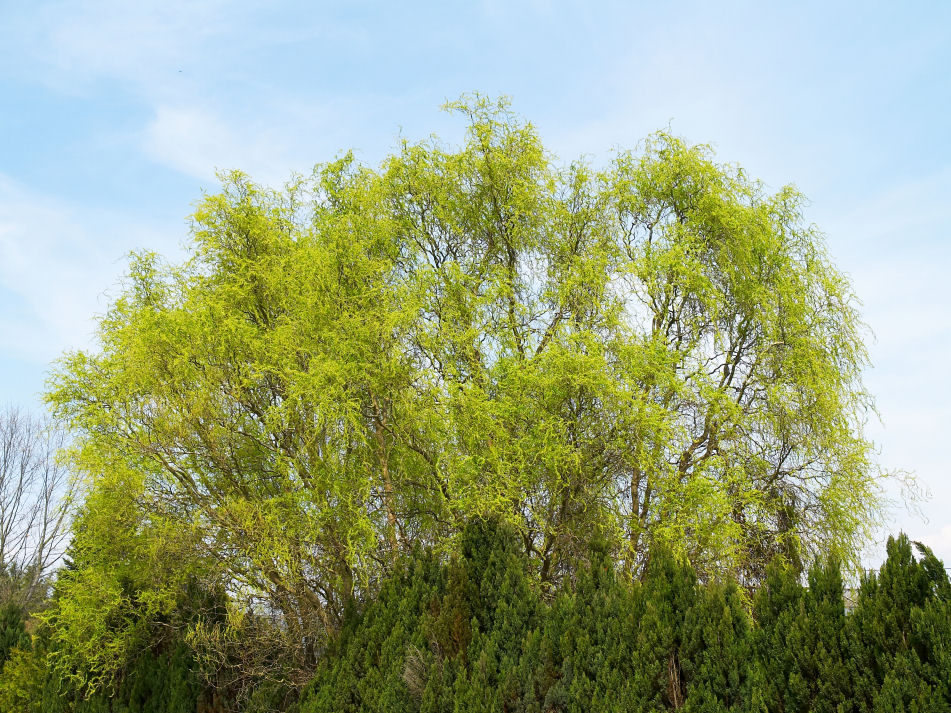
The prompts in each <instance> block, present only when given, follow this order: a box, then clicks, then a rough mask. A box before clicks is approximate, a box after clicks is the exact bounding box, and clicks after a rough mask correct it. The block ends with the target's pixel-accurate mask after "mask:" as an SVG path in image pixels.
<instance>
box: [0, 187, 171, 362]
mask: <svg viewBox="0 0 951 713" xmlns="http://www.w3.org/2000/svg"><path fill="white" fill-rule="evenodd" d="M179 234H180V233H179ZM177 242H178V241H177V240H176V239H175V237H173V236H172V235H171V234H170V233H164V232H163V231H161V230H159V229H157V228H155V227H153V226H147V225H142V224H138V223H137V222H136V221H134V220H132V219H130V218H128V217H126V216H122V215H121V214H116V213H102V212H98V213H95V214H89V213H86V212H84V211H83V210H82V209H77V208H76V207H73V206H70V205H68V204H66V203H64V202H62V201H59V200H56V199H53V198H50V197H47V196H43V195H39V194H36V193H34V192H31V191H29V190H27V189H26V188H24V187H23V186H20V185H18V184H17V183H15V182H14V181H12V180H11V179H10V178H8V177H5V176H2V175H0V289H2V290H3V291H4V292H5V293H6V296H5V297H4V300H3V302H2V305H0V355H6V356H11V357H15V358H20V359H29V360H34V361H37V362H41V363H45V362H48V361H49V360H50V359H53V358H55V357H56V356H58V355H59V353H60V352H61V351H62V350H63V349H64V348H80V347H84V346H87V345H88V344H89V342H90V338H91V336H92V334H93V331H94V328H95V324H94V315H96V314H101V313H102V312H103V311H104V310H105V308H106V306H107V299H106V293H105V290H106V289H107V288H108V287H109V285H113V284H115V283H116V281H117V279H118V277H119V275H121V274H122V272H123V271H124V267H125V260H124V257H125V255H126V254H127V253H128V252H129V251H130V250H132V249H134V248H137V247H141V246H145V245H152V246H155V247H156V248H159V249H162V250H163V251H165V252H167V253H174V252H175V245H176V243H177Z"/></svg>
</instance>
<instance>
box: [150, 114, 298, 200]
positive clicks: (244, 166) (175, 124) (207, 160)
mask: <svg viewBox="0 0 951 713" xmlns="http://www.w3.org/2000/svg"><path fill="white" fill-rule="evenodd" d="M143 146H144V150H145V152H146V154H147V155H148V156H149V157H150V158H151V159H152V160H154V161H156V162H158V163H160V164H163V165H166V166H169V167H171V168H174V169H176V170H178V171H181V172H182V173H185V174H188V175H190V176H194V177H196V178H199V179H202V180H205V181H212V182H213V181H214V180H215V171H216V170H218V169H222V170H229V169H232V168H240V169H241V170H243V171H246V172H247V173H250V174H251V175H252V176H253V177H254V178H255V180H260V181H263V182H266V183H274V182H279V181H282V180H284V179H286V178H287V175H286V173H287V166H288V163H289V162H288V161H287V159H286V158H285V156H286V153H287V152H286V149H285V148H284V146H283V145H282V144H281V141H280V140H279V139H277V137H276V136H275V135H274V134H273V132H270V131H254V130H253V129H251V128H249V127H236V126H234V125H229V124H228V123H226V122H225V121H223V120H222V119H220V118H218V117H217V116H214V115H212V114H211V113H209V112H206V111H202V110H200V109H195V108H189V107H171V106H160V107H159V108H158V110H157V112H156V114H155V118H154V119H153V120H152V122H151V123H150V124H149V125H148V127H146V129H145V133H144V138H143Z"/></svg>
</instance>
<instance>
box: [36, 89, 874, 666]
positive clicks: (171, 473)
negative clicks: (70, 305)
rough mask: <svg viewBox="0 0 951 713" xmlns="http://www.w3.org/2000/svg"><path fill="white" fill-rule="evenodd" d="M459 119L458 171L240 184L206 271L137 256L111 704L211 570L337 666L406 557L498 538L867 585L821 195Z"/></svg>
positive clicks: (83, 464)
mask: <svg viewBox="0 0 951 713" xmlns="http://www.w3.org/2000/svg"><path fill="white" fill-rule="evenodd" d="M449 108H450V109H451V110H453V111H456V112H461V113H463V114H464V115H465V116H466V117H467V118H468V121H469V131H468V138H467V141H466V143H465V145H463V146H462V147H461V148H458V149H456V148H447V147H445V146H443V145H441V144H440V143H439V142H438V141H436V140H435V139H433V140H430V141H425V142H422V143H419V144H411V143H404V144H403V145H402V146H401V147H400V149H399V150H398V151H397V152H396V153H395V154H394V155H393V156H391V157H390V158H389V159H387V160H386V161H385V162H384V163H383V164H382V165H381V166H380V168H379V169H376V170H373V169H370V168H366V167H361V166H358V165H357V164H356V163H355V162H354V161H353V159H352V158H351V157H350V156H345V157H344V158H342V159H340V160H338V161H335V162H333V163H330V164H326V165H321V166H318V167H317V168H316V169H315V171H314V174H313V176H311V177H309V178H301V179H298V180H295V181H293V182H292V183H291V184H289V185H288V186H286V187H285V188H284V189H282V190H268V189H265V188H262V187H260V186H257V185H255V184H254V183H252V182H251V180H250V179H248V178H247V177H246V176H244V175H242V174H240V173H231V174H227V175H224V176H223V177H222V178H223V182H224V190H223V192H221V193H220V194H215V195H210V196H207V197H205V198H204V200H202V201H201V203H200V204H199V206H198V208H197V210H196V212H195V214H194V218H193V230H192V234H191V237H192V240H191V242H190V244H189V246H188V249H189V253H188V259H187V260H186V261H185V262H183V263H182V264H177V265H169V264H166V263H165V262H164V261H163V260H162V259H161V258H160V257H159V256H157V255H153V254H148V253H140V254H137V255H135V256H134V257H133V259H132V261H131V265H130V271H129V276H128V280H127V282H126V284H125V286H124V289H123V290H122V291H121V293H120V295H119V296H118V298H117V299H116V300H115V302H114V303H113V304H112V306H111V308H110V309H109V311H108V313H107V314H106V315H105V316H104V317H103V318H102V319H101V321H100V324H99V345H98V347H97V348H95V349H93V350H90V351H86V352H76V353H72V354H69V355H67V356H65V357H64V358H63V359H62V361H61V362H60V363H59V366H58V367H57V369H56V371H55V373H54V375H53V377H52V379H51V383H50V389H49V394H48V397H49V401H50V403H51V404H52V405H53V407H54V408H55V410H56V411H57V412H58V413H59V414H60V415H62V416H65V417H66V418H67V419H68V420H69V421H70V423H71V424H72V427H73V429H74V433H75V436H76V439H75V442H74V443H75V447H74V451H73V457H74V461H75V465H76V467H77V468H78V469H79V470H81V471H82V472H83V473H84V474H85V476H86V478H87V482H88V492H89V497H90V501H89V503H88V504H87V507H86V512H87V515H86V516H85V517H86V522H88V527H87V529H85V530H84V529H82V527H81V528H80V529H79V530H78V531H77V538H76V541H77V545H76V547H77V548H78V550H79V551H81V552H83V553H85V554H83V557H84V558H85V564H84V565H83V567H82V568H81V569H80V572H79V573H77V574H76V575H71V576H70V578H68V579H67V580H66V582H65V583H64V585H63V592H64V602H63V604H62V605H61V608H60V611H59V612H58V613H57V614H56V615H55V616H56V617H58V619H57V621H58V622H59V623H60V627H61V628H60V630H59V631H62V632H63V633H61V634H57V635H58V636H62V637H63V639H64V646H65V644H66V643H69V646H71V647H74V648H75V651H76V655H77V656H80V657H83V659H84V660H85V661H86V662H88V666H89V669H90V670H89V672H88V676H89V677H93V678H94V677H95V676H97V675H101V674H102V672H105V671H108V670H109V667H110V661H112V664H111V665H117V664H116V662H118V661H120V660H121V658H122V655H123V653H124V652H125V651H126V650H127V649H128V647H129V646H131V645H132V642H133V641H134V640H135V632H134V630H133V629H134V627H131V626H129V625H127V624H126V623H125V622H128V621H130V620H131V619H130V615H129V607H130V606H134V607H136V608H138V609H141V608H143V607H144V608H145V609H148V610H150V611H153V610H154V611H156V612H160V611H162V609H163V607H166V606H167V604H168V603H169V602H170V601H171V600H170V599H169V592H172V591H174V589H175V586H176V585H175V582H176V581H177V580H176V578H177V577H179V576H180V575H182V574H183V572H185V571H186V570H188V571H197V572H199V573H200V576H201V577H203V578H205V580H206V581H210V582H214V583H216V584H217V585H219V586H222V587H225V588H226V589H227V591H229V592H231V593H233V594H234V595H235V599H234V601H236V602H247V606H249V607H251V608H254V607H257V610H258V611H262V610H266V611H267V612H269V613H273V614H275V615H276V616H277V618H278V620H280V621H281V622H282V624H281V626H282V627H284V631H285V632H286V634H287V637H286V638H287V640H288V641H291V642H295V641H296V642H305V643H303V644H300V643H299V645H300V646H301V647H303V648H302V651H301V656H302V657H304V658H306V657H308V656H310V655H311V653H312V652H310V653H309V652H308V647H313V646H314V645H315V644H314V641H315V637H316V638H317V639H320V638H321V637H322V636H324V635H326V633H327V632H332V631H335V630H336V629H337V628H338V627H339V625H340V621H341V619H342V616H343V612H344V611H345V610H346V608H347V607H348V606H349V602H351V601H352V600H353V599H358V600H359V599H361V598H363V597H364V596H366V595H368V594H372V593H373V592H374V591H375V589H376V587H377V586H378V582H379V581H380V579H381V577H383V576H384V575H385V574H386V572H387V571H388V570H389V569H390V567H391V565H392V563H393V562H394V561H395V559H396V557H397V555H398V554H399V553H401V552H405V551H407V550H408V549H410V548H412V547H413V546H415V545H425V546H432V547H435V548H436V550H437V551H438V552H440V553H442V554H445V553H447V552H449V551H451V550H452V549H453V548H454V546H455V543H456V541H457V539H458V533H459V532H460V529H461V525H462V523H464V522H466V521H468V520H469V519H470V518H472V517H474V516H484V515H486V514H492V515H494V516H495V517H497V518H499V519H500V520H501V521H502V522H504V523H507V524H508V525H509V526H510V527H512V528H514V529H515V530H516V531H517V532H518V533H519V535H520V537H521V542H522V544H523V546H524V548H525V552H526V554H527V555H528V558H529V560H528V561H529V562H530V566H531V568H532V572H533V577H534V578H535V579H537V580H540V581H542V582H543V583H546V584H552V583H556V582H557V581H558V580H559V579H560V578H561V577H562V576H564V575H565V574H566V573H568V572H571V571H572V570H573V568H574V567H575V565H576V562H577V560H578V558H579V557H583V556H584V548H583V546H582V544H583V543H585V542H587V541H589V540H591V539H592V538H594V537H600V538H603V539H604V540H605V542H606V543H607V547H608V549H609V551H610V552H611V555H612V558H613V559H614V561H616V562H617V563H618V566H619V567H620V568H621V569H622V570H625V571H626V572H627V573H628V574H637V573H639V572H641V571H642V569H643V567H644V564H645V562H646V558H647V553H648V552H649V550H650V548H651V547H653V546H654V545H656V544H662V545H664V546H666V547H668V548H670V549H671V550H672V551H674V552H675V553H677V554H678V555H679V556H686V557H687V558H688V559H689V560H690V561H691V563H692V565H693V566H694V567H695V568H696V569H697V570H698V571H699V572H701V573H702V574H703V575H704V576H708V575H715V574H717V573H723V572H726V571H730V572H736V573H738V574H740V575H741V576H743V577H747V578H756V577H759V576H761V574H762V572H763V568H764V566H765V563H766V562H767V561H769V560H770V559H771V558H772V556H773V555H774V554H775V553H777V552H780V553H783V554H784V555H785V556H786V557H787V558H790V559H797V558H800V557H803V556H809V555H810V554H812V553H815V552H816V551H819V550H823V551H827V552H831V553H833V554H836V555H837V556H838V557H839V558H840V559H841V560H842V561H845V562H846V563H849V562H853V561H854V557H855V555H856V552H857V547H856V546H857V544H858V543H859V542H861V541H862V538H863V536H864V535H865V534H866V530H867V527H868V526H869V523H871V522H872V521H873V519H874V515H875V513H876V508H877V504H878V500H877V498H878V489H877V478H878V471H877V470H876V468H875V466H874V464H873V463H872V462H870V460H869V454H870V444H869V442H868V441H867V440H866V439H865V437H864V435H863V433H862V423H863V419H864V417H865V413H866V409H867V408H868V406H869V403H868V401H869V400H868V397H867V394H866V392H865V390H864V388H863V386H862V383H861V381H860V370H861V368H862V366H863V364H864V363H865V351H864V347H863V342H862V333H861V330H862V326H861V323H860V321H859V318H858V315H857V312H856V307H855V300H854V298H853V295H852V293H851V287H850V285H849V282H848V281H847V280H846V278H845V277H844V276H843V275H842V274H841V273H839V272H837V271H836V270H835V268H834V267H833V266H832V265H831V264H830V262H829V260H828V258H827V256H826V253H825V248H824V244H823V239H822V236H821V235H820V234H819V233H818V232H817V231H816V230H815V229H814V228H812V227H810V226H808V225H806V224H805V223H804V222H803V218H802V214H801V206H802V202H803V201H802V198H801V197H800V196H799V194H798V193H796V191H795V190H794V189H792V188H791V187H785V188H782V189H780V190H779V191H778V192H777V193H775V194H772V193H769V192H767V191H766V190H765V189H764V187H763V186H762V185H760V184H759V183H757V182H755V181H752V180H750V179H749V178H748V177H747V176H746V175H745V174H744V173H743V171H742V170H740V169H738V168H736V167H732V166H725V165H720V164H717V163H715V162H714V161H713V159H712V156H711V152H710V151H709V150H708V149H707V148H704V147H692V146H689V145H687V144H685V143H683V142H682V141H680V140H679V139H677V138H675V137H672V136H669V135H667V134H663V133H661V134H656V135H654V136H652V137H650V138H649V140H648V141H647V142H646V144H645V146H644V149H643V151H641V152H640V153H633V152H620V153H618V154H617V156H616V157H615V158H614V160H613V161H611V162H610V163H609V164H608V165H607V166H606V167H604V168H595V167H593V166H591V165H590V164H588V163H586V162H584V161H577V162H575V163H572V164H570V165H567V166H562V165H559V164H557V163H556V162H555V161H554V160H553V159H552V157H551V156H550V155H549V154H548V153H547V152H546V151H545V150H544V148H543V146H542V144H541V142H540V140H539V138H538V136H537V134H536V132H535V130H534V128H533V127H532V126H531V125H530V124H527V123H525V122H523V121H521V120H520V119H519V118H517V117H515V116H514V115H512V114H511V113H510V112H509V111H508V108H507V106H506V105H505V103H504V102H499V103H494V102H491V101H487V100H485V99H482V98H478V97H476V98H471V99H467V100H465V101H462V102H459V103H455V104H452V105H450V107H449ZM103 493H107V494H108V495H103ZM97 498H107V499H109V500H110V503H111V504H110V505H109V506H108V509H105V510H103V509H102V508H101V507H100V506H99V505H97V504H95V503H96V502H98V501H97V500H96V499H97ZM113 512H115V513H117V514H116V515H114V516H113V515H112V514H111V513H113ZM127 514H128V517H126V515H127ZM111 517H115V518H116V521H115V523H114V524H113V523H109V518H111ZM107 524H108V525H109V526H108V527H106V526H105V525H107ZM123 561H124V562H125V563H126V565H120V562H123ZM123 568H125V570H127V571H128V576H129V577H130V578H131V579H132V580H134V581H135V583H136V587H135V591H136V592H138V593H137V595H136V597H137V599H136V601H135V602H134V603H133V602H131V601H127V599H125V598H124V597H125V596H126V595H125V594H123V592H124V591H127V588H126V589H123V587H124V584H123V583H122V582H121V581H120V580H119V579H117V577H116V574H115V573H116V572H117V571H123ZM143 568H144V570H145V571H144V572H143V571H142V570H143ZM93 602H98V604H97V606H99V607H101V608H100V609H98V611H99V612H100V613H97V614H96V615H95V616H93V617H92V618H91V619H88V620H84V619H82V617H81V616H80V615H79V613H78V612H80V611H85V610H86V606H87V605H89V606H92V603H93ZM72 606H75V607H77V610H76V613H75V614H74V613H71V610H70V607H72ZM302 660H303V659H302ZM96 671H99V672H100V673H99V674H97V673H96Z"/></svg>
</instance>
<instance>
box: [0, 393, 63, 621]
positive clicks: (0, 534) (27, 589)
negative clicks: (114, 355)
mask: <svg viewBox="0 0 951 713" xmlns="http://www.w3.org/2000/svg"><path fill="white" fill-rule="evenodd" d="M63 445H64V437H63V433H62V432H61V431H60V430H58V429H57V428H56V427H55V426H54V425H53V424H52V423H49V422H47V421H44V420H42V419H39V418H35V417H33V416H30V415H28V414H25V413H23V412H22V411H20V410H18V409H16V408H13V407H7V408H6V409H4V410H3V411H2V412H0V601H2V602H3V603H5V604H14V605H16V606H19V607H24V608H30V607H31V606H32V605H34V604H35V603H36V602H37V601H38V600H41V599H43V598H44V597H45V596H46V591H45V588H46V586H48V577H49V575H50V574H51V572H52V571H53V569H54V568H55V567H56V565H57V564H58V562H59V561H60V558H61V557H62V555H63V546H64V544H65V541H66V539H67V537H68V536H69V509H68V504H69V497H70V494H71V490H72V483H71V481H70V478H69V473H68V471H67V470H66V468H65V467H63V466H62V465H61V464H60V463H58V462H57V452H58V451H59V450H60V449H61V448H62V447H63Z"/></svg>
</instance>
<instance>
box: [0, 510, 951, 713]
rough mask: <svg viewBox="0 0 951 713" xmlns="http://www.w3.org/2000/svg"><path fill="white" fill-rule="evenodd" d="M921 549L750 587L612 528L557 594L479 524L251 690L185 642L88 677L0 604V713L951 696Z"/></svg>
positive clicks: (746, 703) (407, 565)
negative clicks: (869, 564)
mask: <svg viewBox="0 0 951 713" xmlns="http://www.w3.org/2000/svg"><path fill="white" fill-rule="evenodd" d="M914 547H915V548H917V556H916V554H915V552H914V550H913V543H911V542H910V541H909V540H908V538H907V537H906V536H904V535H901V536H899V537H897V538H892V539H889V541H888V558H887V560H886V562H885V564H884V565H883V566H882V568H881V570H880V571H879V572H877V573H872V574H869V575H868V576H866V577H864V578H863V579H862V581H861V584H860V586H859V587H858V589H857V591H854V592H849V593H848V596H847V593H846V591H845V588H844V583H843V578H842V574H841V569H840V567H839V565H838V563H836V562H835V561H832V560H830V561H825V562H820V563H817V564H815V565H814V566H813V567H812V568H811V570H810V571H809V572H808V575H807V577H806V578H805V581H803V580H804V578H803V577H802V576H801V575H800V573H799V572H798V571H796V569H794V568H793V567H790V566H788V565H784V564H782V563H780V562H775V563H774V564H773V565H772V566H771V567H770V568H769V571H768V572H767V575H766V577H765V579H764V581H763V583H762V585H761V586H760V587H759V588H758V589H757V590H756V591H755V592H749V591H747V590H746V589H744V588H743V587H742V586H741V585H740V584H739V583H738V582H736V581H733V580H729V579H726V580H717V581H706V582H701V581H699V580H698V578H697V576H696V574H695V572H694V570H693V569H692V568H691V566H690V565H689V564H688V563H687V562H686V561H685V560H683V559H681V558H677V557H675V556H674V555H672V554H671V553H670V552H668V551H664V550H660V549H658V550H656V551H654V552H653V553H652V555H651V558H650V561H649V563H648V566H647V568H646V570H645V571H644V574H643V577H642V578H641V579H640V580H638V581H633V582H631V581H628V580H626V579H624V578H623V577H622V576H619V575H618V574H617V573H616V569H615V567H614V566H613V564H612V562H611V561H610V560H609V558H608V555H607V548H606V547H604V546H603V545H601V544H599V543H594V544H592V545H591V546H590V548H589V554H588V564H587V566H585V567H583V568H582V569H581V570H580V571H579V572H578V574H577V576H576V577H575V578H574V579H571V580H565V581H564V582H563V583H562V584H561V586H560V587H559V588H558V589H556V590H554V591H542V590H541V589H540V588H539V587H538V586H537V585H536V584H535V583H534V582H533V581H531V580H530V579H529V574H528V573H529V572H530V569H529V568H528V567H527V566H526V562H525V561H524V554H523V552H524V550H523V549H522V548H520V547H519V546H518V542H517V540H516V538H515V537H514V536H513V535H512V534H511V532H510V531H508V530H507V529H505V528H504V527H500V526H498V525H496V524H494V523H492V522H485V521H477V522H473V523H471V524H470V525H469V526H468V527H467V528H466V530H465V532H464V535H463V539H462V544H461V548H460V554H459V555H458V556H457V557H455V558H453V559H452V560H451V561H449V562H442V561H440V560H439V559H437V557H436V556H434V555H433V554H432V553H430V552H426V551H417V552H415V553H413V555H412V556H409V557H406V558H405V559H404V560H403V561H402V563H401V564H400V566H399V567H398V568H397V571H396V572H395V573H394V574H393V576H391V577H390V578H389V579H388V580H387V581H386V582H384V584H383V586H382V587H381V590H380V593H379V596H378V597H377V598H375V599H374V600H373V601H371V602H369V603H367V604H366V605H365V606H364V607H362V608H361V609H358V608H355V607H354V608H352V609H351V610H350V611H349V613H348V614H347V617H346V621H345V625H344V627H343V630H342V632H341V634H340V636H339V637H337V638H336V639H334V640H332V642H331V643H330V645H329V646H328V647H327V648H326V649H325V650H323V651H320V652H318V657H317V661H316V664H315V666H316V669H315V673H314V676H313V679H312V680H311V682H310V683H309V685H307V687H306V688H305V689H304V690H303V691H301V692H299V694H298V693H297V692H295V691H293V690H292V689H290V688H286V689H282V687H281V684H280V682H276V683H275V682H270V683H269V684H268V685H266V686H265V685H262V686H261V687H260V689H259V691H258V692H257V694H256V695H253V696H251V698H250V700H249V699H247V698H244V699H242V700H240V701H239V699H238V698H236V697H234V696H233V695H231V694H229V692H228V691H226V690H223V689H216V688H215V687H214V686H213V685H212V684H210V683H209V682H208V679H207V677H206V678H204V679H203V678H202V676H200V675H199V670H198V666H197V663H196V659H195V657H194V654H193V652H191V651H190V650H189V648H188V646H187V644H186V642H185V641H184V640H182V639H179V640H174V639H172V640H161V639H159V640H156V642H155V645H154V646H153V647H152V648H150V649H147V650H145V651H143V652H142V653H141V654H140V655H138V656H137V657H136V658H135V659H134V660H133V661H130V662H129V665H128V667H127V669H126V670H125V671H124V672H123V675H122V676H121V677H120V678H119V679H118V680H117V681H115V682H114V685H113V686H112V687H111V688H110V689H109V690H108V691H99V692H91V691H83V690H81V689H79V688H77V687H76V686H75V685H74V684H72V683H70V681H69V680H68V679H67V678H63V677H62V676H61V675H60V674H58V673H57V672H56V671H55V669H54V668H52V667H51V666H49V665H48V661H49V657H48V654H49V651H48V649H49V647H50V646H51V643H50V638H49V636H48V632H44V630H43V628H42V627H40V629H38V630H37V631H35V632H34V633H33V634H32V636H31V635H29V634H28V633H27V626H26V621H25V617H24V615H23V613H22V612H21V611H18V610H15V609H13V608H8V609H3V610H0V654H2V656H3V660H4V664H3V669H2V673H0V713H8V712H9V713H12V712H14V711H15V712H16V713H21V712H22V713H67V712H71V713H107V712H108V713H186V712H188V713H191V712H193V711H194V712H197V713H215V712H220V713H226V712H228V713H230V712H231V711H239V710H240V711H249V712H251V711H260V712H262V713H263V712H264V711H287V712H288V713H370V712H371V711H372V712H373V713H513V712H516V711H519V712H524V713H549V712H556V711H557V712H559V713H583V712H584V713H587V712H589V711H598V712H600V711H603V712H605V713H628V712H633V711H658V710H680V709H682V710H684V711H687V712H692V711H696V712H714V711H716V712H719V711H736V712H740V711H750V712H753V711H755V712H757V713H759V712H763V711H769V712H773V711H776V712H781V713H793V712H802V713H805V712H806V711H810V712H824V711H828V712H830V713H865V712H868V713H884V712H886V711H887V712H892V711H907V712H909V713H910V712H912V711H916V712H919V713H926V712H929V711H949V710H951V685H949V682H951V583H949V580H948V575H947V572H946V571H945V569H944V567H943V564H942V563H941V562H940V561H939V560H938V559H937V558H936V557H935V556H934V555H933V554H932V553H931V552H930V551H929V550H928V549H927V548H925V547H923V546H921V545H914ZM847 601H848V602H851V604H850V606H849V609H850V610H849V611H847V606H846V603H847Z"/></svg>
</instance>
